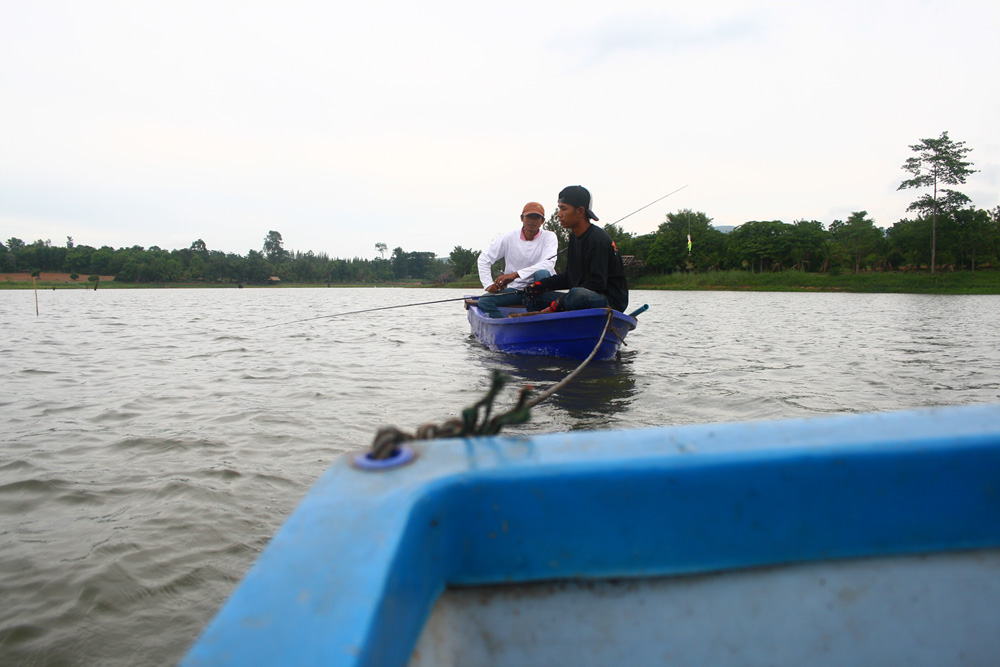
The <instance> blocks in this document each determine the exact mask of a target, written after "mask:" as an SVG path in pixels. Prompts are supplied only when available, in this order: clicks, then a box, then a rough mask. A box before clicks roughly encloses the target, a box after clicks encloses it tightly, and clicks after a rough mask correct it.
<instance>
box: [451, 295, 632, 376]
mask: <svg viewBox="0 0 1000 667" xmlns="http://www.w3.org/2000/svg"><path fill="white" fill-rule="evenodd" d="M475 304H476V302H475V299H474V298H469V299H467V300H466V303H465V306H466V309H467V310H468V311H469V325H470V326H471V327H472V334H473V335H474V336H475V337H476V339H477V340H478V341H479V342H480V343H482V344H483V345H485V346H486V347H488V348H489V349H491V350H495V351H497V352H506V353H508V354H519V355H529V356H545V357H564V358H567V359H586V358H587V357H588V356H589V355H590V353H591V352H592V351H593V349H594V347H595V346H596V345H597V341H598V340H600V338H601V334H602V333H604V339H603V342H601V345H600V348H599V349H598V350H597V353H596V354H595V355H594V359H595V360H597V361H604V360H608V359H614V358H615V355H617V354H618V350H619V349H620V348H621V346H622V345H623V344H624V341H625V336H626V335H627V334H628V332H629V331H631V330H632V329H635V326H636V323H637V322H636V319H635V317H634V316H633V315H637V314H638V313H639V312H641V311H642V310H644V308H643V309H639V310H638V311H636V312H634V313H633V314H632V315H625V314H624V313H620V312H618V311H612V312H613V315H612V319H611V324H610V325H609V326H608V329H607V331H606V332H605V324H606V323H607V319H608V311H607V309H606V308H587V309H585V310H571V311H568V312H561V313H546V314H544V315H525V316H523V317H504V318H501V319H495V318H491V317H489V316H487V315H485V314H484V313H483V311H481V310H480V309H479V306H477V305H475ZM500 312H501V313H503V314H504V315H510V314H523V313H524V308H501V309H500Z"/></svg>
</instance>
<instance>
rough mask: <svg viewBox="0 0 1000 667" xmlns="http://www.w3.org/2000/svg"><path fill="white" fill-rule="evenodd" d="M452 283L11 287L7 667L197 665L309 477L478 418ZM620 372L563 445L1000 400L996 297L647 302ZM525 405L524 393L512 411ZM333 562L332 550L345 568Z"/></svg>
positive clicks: (554, 423)
mask: <svg viewBox="0 0 1000 667" xmlns="http://www.w3.org/2000/svg"><path fill="white" fill-rule="evenodd" d="M461 295H462V292H460V291H455V290H423V289H245V290H235V289H226V290H103V291H102V290H98V291H96V292H95V291H91V290H82V289H81V290H59V291H48V292H40V293H39V295H38V296H39V309H40V312H41V314H40V316H36V315H35V304H34V296H33V294H32V293H31V292H21V291H2V292H0V353H2V359H3V368H4V379H3V383H2V385H0V515H2V518H3V523H2V525H0V600H2V601H3V602H2V605H0V664H28V665H30V664H38V665H59V664H110V665H132V664H140V663H154V664H163V663H167V664H169V663H172V662H176V661H177V660H178V659H179V658H180V657H181V656H182V655H183V654H184V652H185V651H186V650H187V648H188V646H189V645H190V644H191V643H192V642H193V641H194V640H195V638H196V637H197V635H198V633H199V632H200V630H201V629H202V627H203V626H204V625H205V624H206V623H207V621H208V620H209V619H210V618H211V616H212V615H213V614H214V613H215V611H216V610H217V609H218V608H219V607H220V606H221V604H222V603H223V601H224V600H225V598H226V597H227V596H228V594H229V593H230V592H231V591H232V589H233V588H234V586H235V585H236V583H237V582H238V581H239V579H240V578H241V577H242V576H243V574H244V573H245V572H246V570H247V569H248V568H249V567H250V565H251V564H252V562H253V560H254V559H255V558H256V556H257V554H258V553H259V551H260V550H261V549H262V548H263V547H264V546H265V544H266V543H267V541H268V540H269V539H270V537H271V536H272V535H273V534H274V532H275V531H276V530H277V528H278V527H279V526H280V524H281V523H282V521H283V520H284V518H285V517H286V516H287V515H288V514H289V513H290V512H291V511H292V510H293V509H294V507H295V505H296V504H297V503H298V501H299V500H300V499H301V498H302V496H303V495H304V494H305V493H306V491H307V490H308V489H309V487H310V486H311V484H312V483H313V481H315V480H316V478H317V477H319V475H320V474H321V473H322V472H323V470H324V469H325V468H326V467H327V466H328V465H329V464H330V462H331V461H332V460H333V459H334V458H336V457H337V456H338V455H339V454H341V453H343V452H347V451H352V450H355V449H358V448H361V447H364V446H366V445H367V444H368V443H369V442H370V440H371V437H372V435H373V434H374V432H375V430H376V429H377V428H379V427H380V426H385V425H390V424H391V425H396V426H399V427H400V428H404V429H407V430H412V429H413V428H414V427H416V426H417V425H419V424H421V423H424V422H428V421H433V422H438V421H442V420H444V419H447V418H449V417H452V416H455V415H457V413H458V412H459V411H460V410H461V409H462V408H464V407H466V406H468V405H469V404H471V403H473V402H474V401H475V400H477V399H478V398H479V397H480V396H481V395H482V393H483V392H484V391H485V389H486V388H487V386H488V384H489V373H490V371H491V370H492V369H501V370H503V371H505V372H506V373H508V374H509V375H511V376H513V378H514V381H515V384H517V385H520V384H525V383H531V384H534V385H536V386H545V385H548V384H550V383H554V382H556V381H558V380H560V379H561V378H562V377H564V376H565V375H566V373H568V372H569V371H571V370H572V369H573V368H574V367H575V366H576V364H575V363H572V362H562V361H559V360H551V359H544V360H540V359H517V358H512V357H505V356H503V355H500V354H497V353H493V352H489V351H485V350H483V349H482V348H481V347H480V346H479V345H478V344H477V343H476V342H475V341H474V340H472V339H471V338H470V336H469V334H468V324H467V323H466V320H465V312H464V310H463V309H462V306H461V304H460V303H444V304H432V305H424V306H417V307H412V308H401V309H395V310H383V311H376V312H370V313H365V314H358V315H351V316H347V317H340V318H333V319H311V320H308V321H304V322H297V323H294V324H287V325H282V326H273V327H270V328H262V327H267V326H268V325H272V324H276V323H281V322H287V321H290V320H302V319H305V318H317V317H319V316H323V315H328V314H332V313H338V312H343V311H353V310H358V309H363V308H378V307H384V306H389V305H399V304H411V303H418V302H424V301H435V300H439V299H449V298H453V297H460V296H461ZM642 303H649V304H650V306H651V308H650V310H649V312H647V313H644V314H643V315H642V316H640V325H639V328H638V329H636V330H635V331H634V332H633V333H632V334H630V335H629V337H628V343H629V346H628V347H627V348H626V349H625V351H624V352H623V354H622V355H621V359H620V360H619V361H617V362H606V363H602V364H594V365H592V366H591V367H588V368H587V369H585V371H584V373H583V374H582V375H581V377H580V378H578V379H577V380H576V381H574V382H573V383H572V384H570V385H569V386H568V387H567V388H566V390H565V391H564V392H563V393H562V394H561V395H558V396H555V397H553V398H552V399H550V400H549V401H547V402H546V403H543V404H542V405H540V406H538V408H536V409H535V411H534V415H535V416H534V419H533V421H532V422H531V423H529V424H526V425H523V426H520V427H517V428H515V429H512V430H513V432H520V433H529V434H530V433H544V432H553V431H563V430H570V429H619V428H629V427H643V426H654V425H669V424H681V423H697V422H713V421H735V420H747V419H773V418H785V417H796V416H810V415H818V414H826V413H839V412H866V411H875V410H891V409H901V408H915V407H925V406H937V405H952V404H959V403H980V402H997V401H998V400H1000V351H998V346H997V344H996V332H997V331H998V330H1000V297H995V296H968V297H965V296H914V295H897V294H893V295H857V294H797V293H796V294H776V293H732V292H633V294H632V304H631V305H632V307H633V308H634V307H636V306H638V305H641V304H642ZM508 397H509V398H511V399H512V398H513V390H511V393H510V394H509V395H505V396H504V398H505V399H506V398H508ZM331 557H336V556H335V554H332V555H331Z"/></svg>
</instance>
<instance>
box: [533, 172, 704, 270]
mask: <svg viewBox="0 0 1000 667" xmlns="http://www.w3.org/2000/svg"><path fill="white" fill-rule="evenodd" d="M686 187H687V185H682V186H681V187H679V188H677V189H676V190H674V191H673V192H668V193H667V194H665V195H663V196H662V197H660V198H659V199H654V200H653V201H651V202H649V203H648V204H646V205H645V206H643V207H641V208H637V209H635V210H634V211H632V212H631V213H629V214H628V215H625V216H622V217H620V218H618V219H617V220H615V221H614V222H612V223H611V224H612V225H617V224H618V223H619V222H621V221H622V220H624V219H625V218H631V217H632V216H633V215H635V214H636V213H638V212H639V211H641V210H643V209H645V208H649V207H650V206H652V205H653V204H655V203H656V202H658V201H663V200H664V199H666V198H667V197H669V196H670V195H673V194H677V193H678V192H680V191H681V190H683V189H684V188H686ZM567 250H569V247H568V246H567V247H566V248H563V249H562V250H560V251H559V252H557V253H556V254H554V255H552V256H551V257H549V259H555V258H556V257H558V256H559V255H561V254H563V253H564V252H566V251H567Z"/></svg>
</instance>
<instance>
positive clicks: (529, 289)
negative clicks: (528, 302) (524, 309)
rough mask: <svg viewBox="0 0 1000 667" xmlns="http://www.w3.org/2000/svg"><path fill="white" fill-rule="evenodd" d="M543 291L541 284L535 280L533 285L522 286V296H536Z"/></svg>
mask: <svg viewBox="0 0 1000 667" xmlns="http://www.w3.org/2000/svg"><path fill="white" fill-rule="evenodd" d="M544 291H545V290H544V289H542V283H540V282H538V281H537V280H536V281H535V282H533V283H528V284H527V285H525V286H524V295H525V296H527V297H535V296H538V295H539V294H541V293H542V292H544Z"/></svg>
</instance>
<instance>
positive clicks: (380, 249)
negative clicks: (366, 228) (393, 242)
mask: <svg viewBox="0 0 1000 667" xmlns="http://www.w3.org/2000/svg"><path fill="white" fill-rule="evenodd" d="M388 249H389V246H387V245H386V244H384V243H382V242H381V241H379V242H378V243H376V244H375V250H377V251H378V254H379V257H381V258H382V259H385V251H386V250H388Z"/></svg>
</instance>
